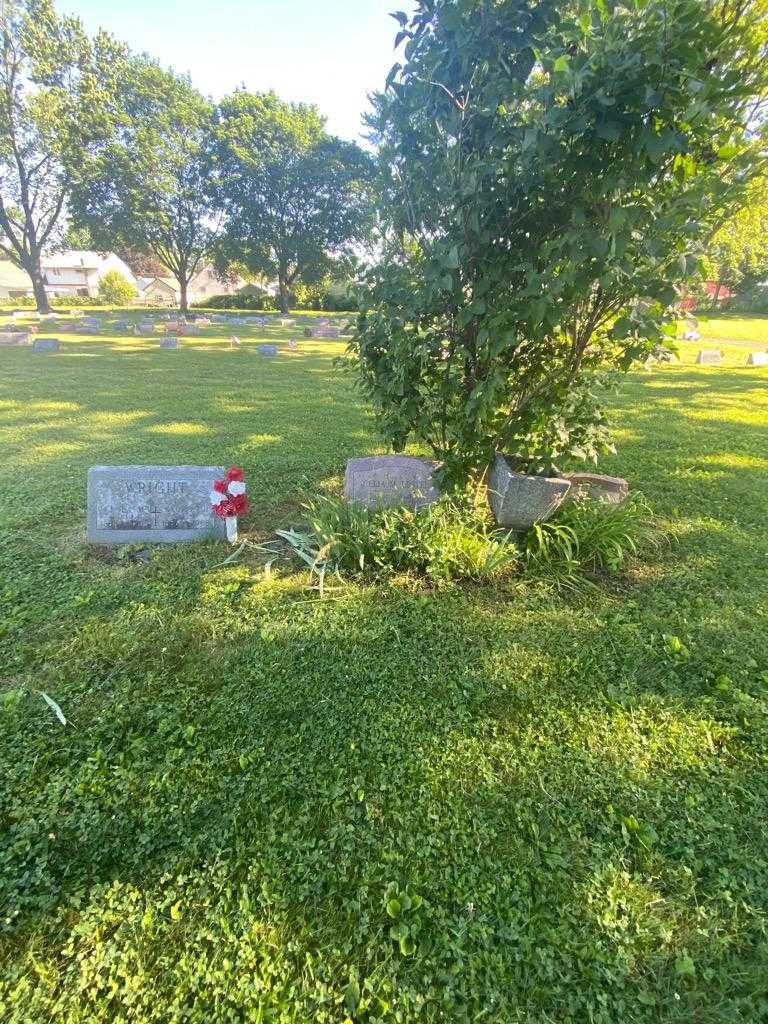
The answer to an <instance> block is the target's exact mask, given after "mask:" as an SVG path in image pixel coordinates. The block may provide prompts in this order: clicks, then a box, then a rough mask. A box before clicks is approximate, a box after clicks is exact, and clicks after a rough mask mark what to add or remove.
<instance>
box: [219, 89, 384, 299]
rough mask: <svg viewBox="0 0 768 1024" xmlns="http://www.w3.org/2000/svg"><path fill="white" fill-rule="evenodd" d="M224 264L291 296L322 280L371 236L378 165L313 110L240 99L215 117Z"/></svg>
mask: <svg viewBox="0 0 768 1024" xmlns="http://www.w3.org/2000/svg"><path fill="white" fill-rule="evenodd" d="M216 157H217V178H218V185H219V200H220V203H221V206H222V208H223V209H224V210H225V212H226V215H227V221H226V227H225V231H224V235H223V238H222V246H221V249H220V258H221V259H223V260H225V261H226V260H234V261H238V262H241V263H242V264H244V265H245V266H246V267H247V268H248V269H249V270H250V272H251V273H253V274H257V275H264V276H266V277H267V278H269V279H271V280H275V279H276V280H277V282H278V286H279V292H280V308H281V309H282V310H283V312H287V310H288V303H289V295H290V291H291V288H292V287H293V286H294V285H295V284H297V283H298V282H299V281H300V280H301V279H302V278H306V279H307V283H309V281H310V280H311V279H315V280H316V279H317V278H319V277H321V276H322V275H323V274H324V273H325V272H326V271H327V270H330V269H331V267H332V266H333V263H334V260H335V259H336V258H338V257H339V256H340V255H342V254H343V253H344V252H347V251H350V250H351V249H353V248H354V246H355V245H358V244H361V243H364V242H365V241H366V240H367V239H368V238H369V236H370V229H371V216H372V213H371V201H370V181H371V177H372V162H371V159H370V157H369V156H368V155H367V154H366V153H364V152H363V151H362V150H361V149H360V147H359V146H357V145H355V143H353V142H344V141H342V140H341V139H337V138H334V137H333V136H331V135H329V134H328V133H327V132H326V130H325V127H324V120H323V118H322V117H321V116H320V115H319V114H318V112H317V110H316V109H315V107H311V106H306V105H304V104H295V103H283V102H282V101H281V100H279V99H278V98H277V96H275V94H274V93H264V94H259V95H252V94H250V93H246V92H237V93H235V94H234V95H233V96H230V97H228V98H227V99H225V100H224V101H223V102H222V104H221V106H220V108H219V110H218V112H217V127H216Z"/></svg>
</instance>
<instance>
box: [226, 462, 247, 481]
mask: <svg viewBox="0 0 768 1024" xmlns="http://www.w3.org/2000/svg"><path fill="white" fill-rule="evenodd" d="M224 479H225V481H226V482H227V483H228V484H231V483H232V481H233V480H244V479H245V474H244V473H243V471H242V469H240V467H239V466H232V467H231V469H228V470H227V475H226V477H225V478H224Z"/></svg>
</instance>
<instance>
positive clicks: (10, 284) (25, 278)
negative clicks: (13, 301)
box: [0, 260, 32, 290]
mask: <svg viewBox="0 0 768 1024" xmlns="http://www.w3.org/2000/svg"><path fill="white" fill-rule="evenodd" d="M0 288H14V289H16V288H18V289H22V288H23V289H27V288H29V289H30V290H31V288H32V282H31V281H30V279H29V275H28V274H25V273H24V271H23V270H19V268H18V267H17V266H15V264H13V263H11V262H10V260H0Z"/></svg>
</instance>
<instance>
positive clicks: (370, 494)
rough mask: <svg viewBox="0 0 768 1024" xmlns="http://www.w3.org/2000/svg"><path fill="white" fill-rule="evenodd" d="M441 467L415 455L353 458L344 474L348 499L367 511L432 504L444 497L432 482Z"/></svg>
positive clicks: (345, 493)
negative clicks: (435, 472)
mask: <svg viewBox="0 0 768 1024" xmlns="http://www.w3.org/2000/svg"><path fill="white" fill-rule="evenodd" d="M438 465H439V463H437V462H433V461H432V460H431V459H418V458H414V457H413V456H411V455H374V456H370V457H368V458H362V459H350V460H349V461H348V462H347V469H346V472H345V474H344V497H345V498H346V499H347V500H348V501H351V502H355V503H356V504H359V505H364V506H365V507H366V508H392V507H393V506H396V505H405V506H407V507H408V508H421V507H422V506H424V505H430V504H432V502H434V501H437V499H438V498H439V497H440V492H439V491H438V489H437V487H436V486H435V483H434V481H433V479H432V474H433V473H434V471H435V469H436V468H437V467H438Z"/></svg>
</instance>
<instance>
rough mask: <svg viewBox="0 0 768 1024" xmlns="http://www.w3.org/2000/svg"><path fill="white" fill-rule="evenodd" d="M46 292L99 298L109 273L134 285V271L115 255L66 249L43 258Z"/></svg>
mask: <svg viewBox="0 0 768 1024" xmlns="http://www.w3.org/2000/svg"><path fill="white" fill-rule="evenodd" d="M41 262H42V268H43V276H44V278H45V290H46V291H47V292H48V295H51V296H52V295H75V296H77V295H80V296H86V295H90V296H93V295H98V292H99V281H100V280H101V279H102V277H103V276H104V275H105V274H106V273H108V272H109V271H110V270H117V271H118V273H120V274H122V275H123V277H124V278H125V279H126V280H127V281H129V282H130V283H131V284H132V285H134V286H135V285H136V278H135V276H134V273H133V271H132V270H131V268H130V267H129V266H128V264H127V263H124V262H123V261H122V260H121V259H120V257H119V256H116V255H115V254H114V253H113V252H104V253H101V252H90V251H87V250H86V251H81V250H77V249H67V250H65V251H64V252H57V253H54V254H53V255H52V256H44V257H43V259H42V261H41Z"/></svg>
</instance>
